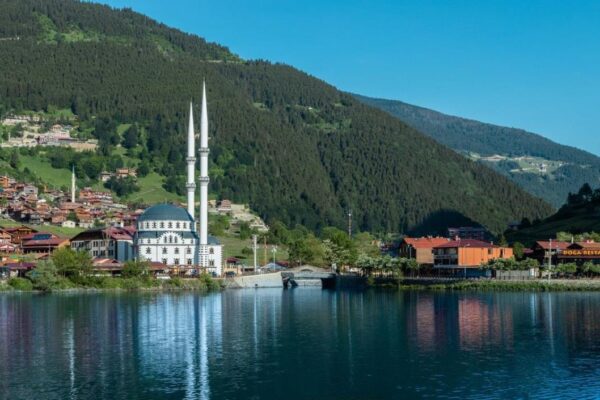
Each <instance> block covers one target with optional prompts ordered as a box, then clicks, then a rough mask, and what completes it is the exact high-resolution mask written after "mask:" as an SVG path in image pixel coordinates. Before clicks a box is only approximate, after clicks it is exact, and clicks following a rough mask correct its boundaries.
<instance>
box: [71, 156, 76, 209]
mask: <svg viewBox="0 0 600 400" xmlns="http://www.w3.org/2000/svg"><path fill="white" fill-rule="evenodd" d="M71 203H75V166H74V165H73V169H72V171H71Z"/></svg>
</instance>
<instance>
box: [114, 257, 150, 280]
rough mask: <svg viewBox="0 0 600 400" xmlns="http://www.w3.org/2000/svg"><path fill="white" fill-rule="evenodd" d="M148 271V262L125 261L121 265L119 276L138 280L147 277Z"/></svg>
mask: <svg viewBox="0 0 600 400" xmlns="http://www.w3.org/2000/svg"><path fill="white" fill-rule="evenodd" d="M149 271H150V263H149V262H148V261H138V260H132V261H127V262H125V264H124V265H123V270H122V271H121V276H122V277H123V278H139V277H141V276H147V275H148V273H149Z"/></svg>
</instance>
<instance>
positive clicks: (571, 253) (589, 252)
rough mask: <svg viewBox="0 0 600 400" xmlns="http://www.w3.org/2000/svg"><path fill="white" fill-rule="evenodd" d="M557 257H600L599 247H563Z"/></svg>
mask: <svg viewBox="0 0 600 400" xmlns="http://www.w3.org/2000/svg"><path fill="white" fill-rule="evenodd" d="M559 257H565V258H567V257H568V258H600V249H565V250H563V251H562V252H561V253H560V256H559Z"/></svg>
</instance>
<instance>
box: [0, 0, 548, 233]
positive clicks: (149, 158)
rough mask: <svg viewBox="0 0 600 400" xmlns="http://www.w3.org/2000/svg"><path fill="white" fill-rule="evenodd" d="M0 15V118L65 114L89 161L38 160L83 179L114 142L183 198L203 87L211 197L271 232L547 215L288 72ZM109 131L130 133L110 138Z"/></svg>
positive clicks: (34, 13)
mask: <svg viewBox="0 0 600 400" xmlns="http://www.w3.org/2000/svg"><path fill="white" fill-rule="evenodd" d="M0 9H1V10H2V12H1V13H0V54H1V55H2V57H1V58H2V62H1V63H0V113H1V114H3V115H6V114H10V113H19V112H22V111H27V110H33V111H48V110H50V109H53V108H68V109H70V110H71V111H72V113H74V114H75V115H76V116H77V118H78V119H79V121H80V123H81V125H82V126H83V127H86V128H87V130H86V131H85V132H87V133H86V134H89V135H92V136H94V137H96V138H97V139H98V140H99V151H98V152H97V154H84V155H83V156H82V155H81V154H70V153H69V152H58V153H60V154H56V153H57V152H52V151H51V152H50V153H52V154H46V155H44V157H53V166H54V167H56V168H68V166H69V164H70V163H71V162H72V161H73V160H75V161H77V162H78V166H77V167H78V175H82V176H85V175H87V176H86V177H85V178H86V179H89V180H94V179H96V177H95V176H94V175H95V174H96V172H97V170H98V169H102V168H106V165H107V164H108V163H113V164H114V165H117V164H119V160H115V154H114V153H115V152H114V150H115V148H116V147H117V146H125V147H127V151H128V154H129V155H130V156H131V157H133V158H135V159H137V160H139V166H143V168H144V169H151V170H153V171H156V172H158V173H159V174H161V176H163V182H162V184H163V185H164V186H165V188H167V190H170V191H175V192H176V191H181V190H183V189H184V174H185V129H186V126H185V124H186V121H187V109H188V106H187V103H188V102H189V101H190V99H192V100H194V101H195V102H196V104H197V103H198V100H199V98H200V91H201V85H202V80H203V79H204V78H205V79H206V81H207V89H208V99H209V115H210V136H211V144H210V146H211V153H210V157H211V191H212V192H213V193H214V195H216V196H217V197H219V198H230V199H232V200H233V201H235V202H243V203H248V204H249V205H250V206H251V207H252V208H253V209H254V210H256V211H257V212H259V213H260V214H261V216H263V217H264V218H265V219H266V220H267V221H269V222H273V221H274V220H280V221H282V222H284V223H285V224H287V225H289V226H294V225H295V224H301V225H304V226H306V227H308V228H310V229H313V230H319V229H321V228H322V227H324V226H328V225H337V226H344V225H345V214H346V211H347V210H348V209H352V211H353V215H354V218H355V222H356V225H357V227H358V228H359V229H360V230H368V231H374V232H386V231H387V232H408V231H415V232H417V231H418V232H434V231H441V230H442V229H443V228H444V227H445V226H447V225H448V224H461V223H467V222H471V223H479V224H482V225H484V226H486V227H488V228H489V229H490V230H492V231H494V232H501V231H502V230H504V228H505V227H506V224H507V222H509V221H513V220H521V218H523V217H527V218H529V219H531V220H533V219H537V218H542V217H545V216H547V215H549V214H550V213H551V211H552V209H551V207H550V206H549V205H548V204H546V203H545V202H543V201H542V200H539V199H538V198H535V197H533V196H531V195H529V194H527V193H525V192H524V191H523V190H521V189H520V188H518V187H517V186H516V185H514V184H513V183H511V182H510V181H509V180H508V179H506V178H505V177H503V176H501V175H499V174H498V173H496V172H493V171H492V170H491V169H489V168H486V167H484V166H482V165H480V164H477V163H475V162H472V161H469V160H467V159H465V158H464V157H462V156H460V155H458V154H457V153H455V152H454V151H452V150H450V149H447V148H446V147H444V146H442V145H440V144H438V143H437V142H435V141H434V140H433V139H430V138H428V137H426V136H424V135H423V134H421V133H420V132H418V131H416V130H415V129H414V128H411V127H409V126H408V125H406V124H404V123H403V122H401V121H399V120H398V119H396V118H394V117H392V116H390V115H389V114H387V113H385V112H383V111H379V110H376V109H373V108H371V107H369V106H366V105H364V104H362V103H361V102H359V101H358V100H356V99H355V98H354V97H352V96H350V95H348V94H345V93H342V92H340V91H338V90H337V89H336V88H334V87H332V86H330V85H328V84H326V83H325V82H322V81H320V80H318V79H315V78H314V77H311V76H309V75H307V74H305V73H302V72H300V71H298V70H296V69H294V68H292V67H290V66H287V65H280V64H272V63H269V62H266V61H245V60H241V59H240V58H239V57H237V56H236V55H234V54H232V53H231V52H229V51H228V49H227V48H225V47H223V46H220V45H217V44H212V43H207V42H206V41H204V40H203V39H201V38H199V37H197V36H193V35H188V34H185V33H183V32H180V31H177V30H175V29H171V28H168V27H166V26H165V25H162V24H159V23H157V22H155V21H153V20H151V19H149V18H147V17H145V16H143V15H140V14H137V13H135V12H133V11H131V10H127V9H126V10H113V9H111V8H109V7H106V6H101V5H96V4H90V3H80V2H77V1H74V0H0ZM196 111H197V112H199V107H196ZM197 115H199V114H197ZM196 119H197V120H198V117H197V118H196ZM119 124H131V127H130V128H129V129H128V131H127V132H125V133H119V132H118V131H117V126H118V125H119ZM82 134H84V132H83V131H82ZM8 156H9V154H7V153H6V152H5V154H4V157H5V158H6V157H8ZM40 156H42V155H40ZM69 157H71V158H72V159H69ZM117 158H118V157H117ZM84 162H87V167H84V166H83V163H84ZM90 163H92V164H94V165H93V166H90V165H89V164H90Z"/></svg>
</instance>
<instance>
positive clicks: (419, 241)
mask: <svg viewBox="0 0 600 400" xmlns="http://www.w3.org/2000/svg"><path fill="white" fill-rule="evenodd" d="M448 242H449V240H448V239H446V238H442V237H430V236H429V237H420V238H410V237H406V238H404V239H403V240H402V242H401V243H400V250H399V252H400V257H404V258H414V259H416V260H417V262H418V263H419V264H421V265H423V264H430V265H433V248H434V247H436V246H440V245H442V244H446V243H448Z"/></svg>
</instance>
